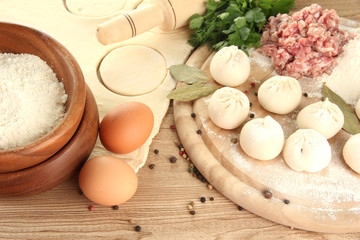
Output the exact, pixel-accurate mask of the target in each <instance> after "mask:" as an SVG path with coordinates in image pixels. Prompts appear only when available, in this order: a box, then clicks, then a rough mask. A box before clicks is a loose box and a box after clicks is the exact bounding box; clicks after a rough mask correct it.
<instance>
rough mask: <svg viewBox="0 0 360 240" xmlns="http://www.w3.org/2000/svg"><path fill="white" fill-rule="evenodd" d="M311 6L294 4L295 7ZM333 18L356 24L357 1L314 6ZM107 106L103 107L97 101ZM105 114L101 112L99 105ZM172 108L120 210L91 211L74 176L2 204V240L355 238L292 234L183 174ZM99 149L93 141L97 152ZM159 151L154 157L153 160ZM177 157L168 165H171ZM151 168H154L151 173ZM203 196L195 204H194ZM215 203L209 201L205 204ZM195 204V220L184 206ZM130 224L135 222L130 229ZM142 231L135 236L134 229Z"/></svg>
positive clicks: (306, 0)
mask: <svg viewBox="0 0 360 240" xmlns="http://www.w3.org/2000/svg"><path fill="white" fill-rule="evenodd" d="M313 2H314V1H310V0H301V1H297V5H298V8H301V7H304V6H307V5H309V4H311V3H313ZM316 2H318V3H319V4H321V5H323V6H324V7H327V8H335V9H336V10H337V12H338V13H339V15H341V16H343V17H346V18H349V19H354V20H358V21H360V1H359V0H346V2H345V1H338V0H319V1H316ZM102 104H106V102H102ZM99 108H103V105H99ZM173 124H174V119H173V108H172V106H170V109H169V110H168V112H167V114H166V116H165V118H164V119H163V122H162V125H161V128H160V132H159V133H158V134H157V136H156V137H155V138H154V140H153V142H152V144H151V146H150V153H149V156H148V159H147V162H146V164H145V166H144V167H143V168H141V169H140V170H139V172H138V176H139V188H138V190H137V192H136V194H135V195H134V197H133V198H132V199H130V200H129V201H128V202H127V203H125V204H123V205H121V206H119V210H112V209H111V208H109V207H103V206H99V205H94V210H93V211H89V210H88V207H89V206H90V205H93V203H91V202H90V201H89V200H87V199H86V198H85V197H84V196H82V195H80V194H79V193H78V191H79V189H78V183H77V176H76V175H75V176H74V177H73V178H71V179H69V180H68V181H66V182H64V183H63V184H60V185H59V186H57V187H55V188H53V189H51V190H49V191H46V192H43V193H41V194H38V195H35V196H31V197H20V198H19V197H1V198H0V239H5V240H8V239H50V240H53V239H79V240H82V239H95V240H96V239H99V240H100V239H101V240H102V239H122V240H128V239H129V240H133V239H147V240H150V239H169V240H172V239H192V240H198V239H199V240H200V239H218V240H223V239H226V240H229V239H249V240H263V239H269V240H272V239H274V240H280V239H290V240H292V239H293V240H354V239H355V240H356V239H360V233H348V234H325V233H314V232H308V231H304V230H298V229H290V228H289V227H286V226H282V225H279V224H276V223H274V222H271V221H269V220H266V219H264V218H261V217H259V216H256V215H255V214H252V213H250V212H248V211H246V210H242V211H239V210H238V208H237V206H236V205H235V204H234V203H233V202H231V201H230V200H228V199H227V198H225V197H224V196H223V195H222V194H220V193H219V192H218V191H217V190H216V189H212V190H209V189H208V188H207V184H206V183H203V182H201V181H199V180H198V179H196V178H194V177H193V176H192V175H191V174H190V173H188V167H189V162H187V161H186V160H183V159H182V158H180V156H179V155H178V148H177V146H176V144H174V141H177V142H178V141H179V140H178V136H177V133H176V131H174V130H172V129H171V128H170V126H171V125H173ZM99 144H100V143H99V142H98V143H97V145H99ZM155 149H158V150H159V154H154V152H153V151H154V150H155ZM171 156H176V157H177V158H178V160H177V162H176V163H174V164H171V163H170V162H169V158H170V157H171ZM149 164H155V167H154V168H153V169H150V168H149V167H148V165H149ZM202 196H204V197H206V198H207V201H206V202H205V203H201V202H200V200H199V198H200V197H202ZM211 196H212V197H214V201H210V200H209V197H211ZM191 201H194V203H195V207H194V210H195V211H196V214H195V215H191V214H189V210H188V209H187V205H188V204H189V202H191ZM129 220H133V221H134V223H132V222H129ZM136 225H140V226H141V228H142V229H141V231H140V232H136V231H135V230H134V227H135V226H136Z"/></svg>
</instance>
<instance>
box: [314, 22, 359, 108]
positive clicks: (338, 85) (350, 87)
mask: <svg viewBox="0 0 360 240" xmlns="http://www.w3.org/2000/svg"><path fill="white" fill-rule="evenodd" d="M354 33H356V34H357V36H356V37H355V39H354V40H351V41H350V42H349V43H348V44H346V45H345V46H344V52H343V53H342V54H340V55H339V57H338V58H337V63H338V65H337V66H336V67H335V68H334V70H333V71H332V73H331V75H330V76H329V75H326V74H324V75H323V76H322V77H321V78H320V80H321V81H322V82H326V85H327V86H328V87H329V88H330V89H332V90H333V91H334V92H336V93H337V94H338V95H340V96H341V97H342V98H343V99H344V100H345V101H346V102H347V103H348V104H355V103H356V102H357V100H358V99H359V98H360V78H359V76H360V67H359V66H360V28H357V31H356V32H354Z"/></svg>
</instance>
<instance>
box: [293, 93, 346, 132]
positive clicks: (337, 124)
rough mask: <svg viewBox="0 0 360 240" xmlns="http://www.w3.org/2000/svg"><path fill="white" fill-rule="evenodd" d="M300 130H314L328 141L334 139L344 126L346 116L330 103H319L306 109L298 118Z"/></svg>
mask: <svg viewBox="0 0 360 240" xmlns="http://www.w3.org/2000/svg"><path fill="white" fill-rule="evenodd" d="M296 123H297V126H298V127H299V128H307V129H309V128H310V129H314V130H316V131H318V132H319V133H321V134H322V135H323V136H324V137H326V138H327V139H329V138H331V137H333V136H334V135H335V134H336V133H337V132H339V131H340V130H341V128H342V127H343V125H344V114H343V113H342V111H341V110H340V108H339V107H338V106H337V105H336V104H334V103H332V102H330V101H329V99H328V98H326V99H325V101H319V102H316V103H313V104H310V105H308V106H306V107H304V108H303V109H302V110H301V111H300V112H299V114H298V116H297V118H296Z"/></svg>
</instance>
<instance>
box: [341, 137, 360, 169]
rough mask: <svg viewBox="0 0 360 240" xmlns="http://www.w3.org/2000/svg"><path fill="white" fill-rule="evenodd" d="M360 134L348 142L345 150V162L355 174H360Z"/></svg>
mask: <svg viewBox="0 0 360 240" xmlns="http://www.w3.org/2000/svg"><path fill="white" fill-rule="evenodd" d="M359 146H360V133H358V134H356V135H353V136H351V137H350V138H349V140H347V141H346V143H345V145H344V148H343V156H344V159H345V162H346V163H347V165H349V167H351V168H352V169H353V170H354V171H355V172H357V173H360V147H359Z"/></svg>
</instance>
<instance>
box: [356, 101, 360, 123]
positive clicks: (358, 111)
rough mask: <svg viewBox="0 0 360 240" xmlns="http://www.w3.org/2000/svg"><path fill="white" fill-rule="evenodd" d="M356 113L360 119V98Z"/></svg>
mask: <svg viewBox="0 0 360 240" xmlns="http://www.w3.org/2000/svg"><path fill="white" fill-rule="evenodd" d="M355 112H356V115H357V117H358V118H359V119H360V98H359V100H358V101H357V103H356V105H355Z"/></svg>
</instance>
